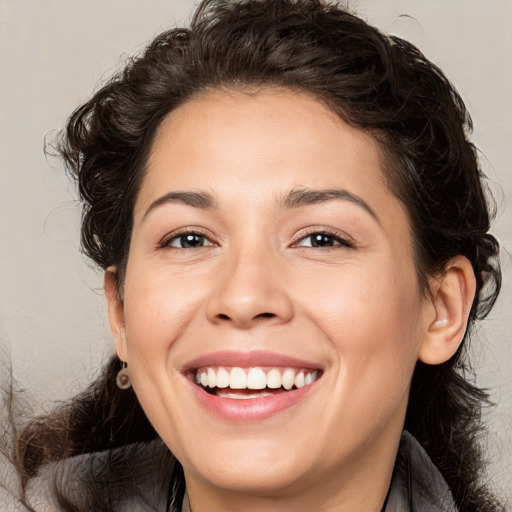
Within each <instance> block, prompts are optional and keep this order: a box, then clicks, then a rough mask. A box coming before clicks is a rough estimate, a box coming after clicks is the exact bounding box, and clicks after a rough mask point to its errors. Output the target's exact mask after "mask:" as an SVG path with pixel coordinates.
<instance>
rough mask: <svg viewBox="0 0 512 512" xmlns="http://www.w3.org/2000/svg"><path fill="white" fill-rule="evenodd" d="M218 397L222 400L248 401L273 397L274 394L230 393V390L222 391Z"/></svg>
mask: <svg viewBox="0 0 512 512" xmlns="http://www.w3.org/2000/svg"><path fill="white" fill-rule="evenodd" d="M217 396H220V397H222V398H234V399H235V400H247V399H249V398H262V397H264V396H272V393H268V392H265V391H263V392H260V393H246V394H242V393H230V392H229V391H228V390H224V389H223V390H221V391H219V392H218V393H217Z"/></svg>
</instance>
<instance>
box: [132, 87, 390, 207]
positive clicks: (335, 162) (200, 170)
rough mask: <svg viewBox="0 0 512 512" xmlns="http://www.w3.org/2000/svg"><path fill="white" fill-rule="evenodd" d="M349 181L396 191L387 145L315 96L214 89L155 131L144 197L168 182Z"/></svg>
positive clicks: (270, 184)
mask: <svg viewBox="0 0 512 512" xmlns="http://www.w3.org/2000/svg"><path fill="white" fill-rule="evenodd" d="M228 185H229V187H230V189H231V190H232V189H233V187H235V188H236V187H237V186H238V187H239V188H240V189H241V190H242V189H247V188H251V189H252V190H256V189H257V190H261V191H263V190H264V191H265V192H269V191H271V190H272V189H275V192H276V193H277V194H279V193H280V192H281V191H282V190H278V189H283V188H290V189H291V188H297V187H311V188H319V187H321V188H334V187H340V186H344V187H348V188H352V189H359V190H361V191H364V192H365V194H366V195H369V196H371V195H374V194H377V195H379V194H382V193H384V195H385V194H388V195H389V191H388V189H387V187H386V185H385V180H384V176H383V173H382V164H381V151H380V148H379V146H378V144H377V142H376V141H375V140H374V139H373V138H372V137H371V136H370V135H368V134H367V133H365V132H363V131H361V130H358V129H355V128H352V127H350V126H348V125H347V124H346V123H345V122H343V121H342V120H341V119H340V117H339V116H338V115H337V114H335V113H334V112H333V111H332V110H330V109H329V108H328V107H327V106H326V105H325V104H323V103H322V102H320V101H318V100H317V99H315V98H313V97H312V96H310V95H308V94H306V93H302V92H296V91H291V90H286V89H268V90H267V89H265V90H261V91H259V92H256V93H253V94H247V93H241V92H232V91H210V92H208V93H205V94H203V95H201V96H198V97H196V98H194V99H192V100H190V101H188V102H186V103H185V104H183V105H181V106H180V107H179V108H177V109H176V110H174V111H173V112H171V113H170V114H169V115H168V116H167V118H166V119H165V120H164V121H163V123H162V124H161V126H160V128H159V130H158V132H157V135H156V137H155V140H154V143H153V146H152V150H151V152H150V157H149V159H148V164H147V170H146V175H145V177H144V180H143V186H142V187H141V191H140V197H139V201H138V205H137V206H139V205H140V204H141V203H146V202H147V201H149V200H150V196H154V195H155V194H158V193H159V192H161V191H162V189H163V188H165V187H170V188H173V189H187V190H188V189H190V188H191V187H194V188H197V187H200V188H203V189H204V188H215V189H217V190H216V192H217V193H218V194H221V193H222V189H224V188H227V187H228Z"/></svg>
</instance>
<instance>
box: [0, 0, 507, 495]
mask: <svg viewBox="0 0 512 512" xmlns="http://www.w3.org/2000/svg"><path fill="white" fill-rule="evenodd" d="M194 4H195V2H191V1H187V0H182V1H179V0H174V1H172V0H144V2H142V1H140V0H87V1H86V0H81V1H78V0H76V1H71V0H45V1H41V0H0V155H1V160H0V165H1V167H0V339H1V343H2V345H3V346H4V348H5V350H6V351H7V352H8V354H9V357H10V358H11V360H12V365H13V368H14V373H15V376H16V378H17V379H18V380H19V382H20V383H21V384H22V385H23V386H26V387H27V388H29V389H30V391H31V392H33V393H34V394H35V396H36V397H37V399H38V401H39V402H40V403H41V404H42V403H44V401H48V400H53V399H64V398H67V397H70V396H72V394H73V393H75V392H76V391H77V390H78V389H80V388H81V387H83V386H84V385H85V384H86V383H87V382H89V380H90V379H91V378H92V377H93V376H94V375H95V374H96V373H97V372H98V369H99V367H100V365H101V363H102V362H103V361H104V360H105V358H106V357H107V356H108V355H109V354H110V353H112V351H113V344H112V341H111V337H110V333H109V329H108V323H107V319H106V312H105V301H104V299H103V295H102V276H101V274H100V273H98V272H97V271H96V270H94V269H93V268H91V267H90V265H89V264H88V263H87V262H86V261H85V259H84V257H83V256H81V255H80V253H79V233H78V230H79V220H80V211H79V207H78V205H77V204H76V201H75V192H74V189H73V186H72V185H71V184H70V183H69V182H68V180H67V178H66V177H65V176H64V173H63V171H62V168H61V164H60V162H59V161H58V160H57V159H55V158H52V157H46V158H45V156H44V154H43V142H44V139H45V137H47V138H48V140H51V138H52V136H53V135H54V134H55V132H56V131H57V130H59V129H61V128H62V127H63V126H64V123H65V120H66V118H67V116H68V115H69V114H70V113H71V111H72V110H73V109H74V108H75V107H76V106H78V105H79V104H80V102H83V101H85V100H87V99H88V98H89V97H90V95H91V93H92V92H93V91H94V90H95V88H96V87H97V84H98V82H100V81H101V80H102V79H106V78H108V77H109V76H110V75H111V73H112V72H113V71H114V70H116V69H117V68H118V67H119V65H121V64H122V62H123V59H124V58H126V56H128V55H132V54H134V53H137V52H138V51H140V50H141V49H142V48H143V47H144V45H145V43H146V42H147V41H148V40H149V39H151V38H152V36H154V35H156V34H157V33H158V32H160V31H161V30H163V29H164V28H166V27H168V26H170V25H174V24H175V23H178V24H183V23H184V22H185V21H186V20H187V18H188V15H189V13H190V12H191V9H192V6H193V5H194ZM351 6H352V8H353V9H354V10H355V11H356V12H358V13H359V14H361V15H362V16H363V17H364V18H366V19H368V20H369V21H371V22H373V23H375V24H376V25H378V26H379V27H381V28H382V29H383V30H384V31H386V32H391V33H394V34H397V35H401V36H403V37H405V38H407V39H409V40H411V41H412V42H414V43H415V44H417V45H418V46H419V47H420V49H422V51H423V52H424V53H425V54H426V55H427V57H429V58H430V59H431V60H433V61H434V62H435V63H437V64H438V65H439V66H440V67H441V68H442V69H443V70H444V71H445V72H446V74H447V75H448V77H449V78H450V79H451V80H452V81H453V82H454V83H455V84H456V86H457V87H458V89H459V91H460V92H461V94H462V96H463V98H464V99H465V101H466V102H467V106H468V108H469V110H470V112H471V113H472V116H473V120H474V124H475V130H474V135H473V139H474V141H475V143H476V145H477V146H478V148H479V149H480V150H481V152H482V166H483V169H484V170H485V172H486V174H487V175H488V176H489V180H490V186H491V189H492V191H493V193H494V194H495V196H496V200H497V206H498V215H497V219H496V222H495V224H494V229H493V232H494V233H495V234H496V236H497V237H498V239H499V240H500V242H501V244H502V248H503V250H502V265H503V270H504V284H503V291H502V295H501V297H500V299H499V301H498V303H497V305H496V307H495V309H494V310H493V312H491V314H490V316H489V318H488V319H487V320H486V321H485V322H484V324H483V327H481V328H480V329H479V330H478V333H477V336H475V339H474V344H473V349H472V351H473V360H474V362H475V368H476V374H477V376H478V379H477V382H478V383H479V384H480V385H482V386H484V387H487V388H489V389H490V392H491V396H492V398H493V399H494V400H495V401H496V402H497V404H498V405H497V407H496V408H495V410H493V411H492V412H490V413H489V414H488V415H487V416H486V418H487V420H488V425H489V430H490V435H489V438H488V440H487V443H488V447H489V453H490V455H491V457H492V459H493V464H492V466H491V474H492V475H491V476H492V477H493V478H494V480H495V482H496V484H497V485H496V487H497V488H498V489H499V490H500V491H501V493H502V494H503V495H506V496H508V497H509V499H511V500H512V476H511V475H512V376H511V375H512V372H511V370H510V367H511V366H512V347H511V344H510V340H511V338H512V320H511V314H510V312H511V311H512V270H511V262H510V253H511V250H512V201H511V197H512V171H511V169H510V163H509V162H510V157H509V152H510V146H511V144H512V137H511V132H512V130H511V122H510V119H511V114H512V99H511V98H512V93H511V91H512V71H511V69H512V66H511V64H512V30H511V23H512V2H510V0H493V1H491V2H490V1H487V0H429V1H427V0H387V1H385V2H384V1H381V0H358V1H353V2H351Z"/></svg>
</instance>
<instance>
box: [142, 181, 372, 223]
mask: <svg viewBox="0 0 512 512" xmlns="http://www.w3.org/2000/svg"><path fill="white" fill-rule="evenodd" d="M336 199H338V200H339V199H341V200H343V201H349V202H351V203H354V204H356V205H358V206H360V207H361V208H363V209H364V210H365V211H366V212H367V213H369V214H370V215H371V216H372V217H373V218H374V219H375V220H376V221H377V222H378V223H379V224H380V219H379V216H378V215H377V214H376V213H375V211H374V210H373V209H372V208H371V207H370V205H369V204H368V203H367V202H366V201H365V200H364V199H361V198H360V197H359V196H357V195H355V194H352V193H351V192H349V191H348V190H345V189H339V188H334V189H325V190H312V189H293V190H291V191H290V192H289V193H288V194H287V195H286V196H285V197H284V199H283V200H282V201H281V205H282V206H283V207H284V208H299V207H301V206H309V205H313V204H319V203H326V202H328V201H333V200H336ZM172 203H181V204H185V205H187V206H192V207H194V208H201V209H202V210H208V209H216V208H218V204H217V201H216V199H215V198H214V196H213V195H212V194H210V193H208V192H169V193H168V194H165V195H163V196H162V197H159V198H158V199H155V200H154V201H153V202H152V203H151V204H150V205H149V207H148V209H147V210H146V212H145V213H144V216H143V217H142V220H144V219H145V218H146V217H147V216H148V215H149V214H150V213H151V212H152V211H153V210H155V209H156V208H158V207H160V206H163V205H166V204H172Z"/></svg>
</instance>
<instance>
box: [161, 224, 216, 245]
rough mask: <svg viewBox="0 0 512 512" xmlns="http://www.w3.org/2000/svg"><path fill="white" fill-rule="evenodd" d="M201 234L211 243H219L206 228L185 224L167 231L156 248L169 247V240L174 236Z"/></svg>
mask: <svg viewBox="0 0 512 512" xmlns="http://www.w3.org/2000/svg"><path fill="white" fill-rule="evenodd" d="M189 234H192V235H201V236H204V237H205V238H206V239H207V240H208V241H209V242H211V243H212V245H219V244H218V242H217V241H216V240H215V239H214V237H213V236H212V234H211V233H210V232H208V231H207V230H205V229H203V228H200V227H199V226H186V227H183V228H178V229H175V230H174V231H171V232H170V233H167V234H166V235H165V236H164V237H163V238H162V239H161V240H160V242H158V248H166V247H167V248H171V247H172V246H170V245H169V242H170V241H171V240H173V239H174V238H178V237H180V236H183V235H189Z"/></svg>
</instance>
